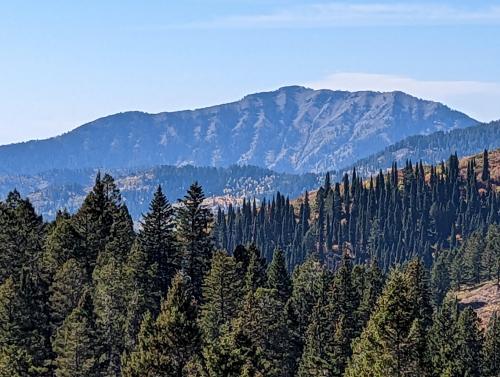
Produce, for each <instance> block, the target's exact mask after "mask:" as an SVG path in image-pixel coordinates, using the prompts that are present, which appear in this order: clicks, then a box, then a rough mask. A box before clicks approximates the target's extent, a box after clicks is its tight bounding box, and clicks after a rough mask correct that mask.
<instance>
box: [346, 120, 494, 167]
mask: <svg viewBox="0 0 500 377" xmlns="http://www.w3.org/2000/svg"><path fill="white" fill-rule="evenodd" d="M497 148H500V121H495V122H491V123H487V124H479V125H476V126H472V127H467V128H462V129H455V130H452V131H449V132H442V131H439V132H435V133H432V134H430V135H415V136H410V137H407V138H406V139H403V140H401V141H400V142H397V143H395V144H392V145H390V146H388V147H386V148H385V149H383V150H382V151H380V152H378V153H374V154H372V155H371V156H369V157H366V158H363V159H360V160H359V161H357V162H356V163H355V164H354V165H353V166H355V167H356V169H357V171H358V173H359V174H361V175H364V176H368V175H370V174H376V173H377V172H378V170H379V169H386V168H389V167H390V166H391V164H392V163H393V162H397V163H398V164H401V163H404V162H405V161H407V160H411V161H416V162H417V161H421V162H423V163H424V164H433V163H436V162H439V161H445V160H446V159H447V158H448V156H449V155H451V154H453V153H458V154H459V156H471V155H474V154H476V153H478V152H479V151H480V150H482V149H487V150H491V151H493V150H495V149H497ZM352 168H353V167H352V166H351V167H350V168H349V169H348V170H352Z"/></svg>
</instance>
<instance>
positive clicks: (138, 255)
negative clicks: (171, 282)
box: [123, 240, 161, 352]
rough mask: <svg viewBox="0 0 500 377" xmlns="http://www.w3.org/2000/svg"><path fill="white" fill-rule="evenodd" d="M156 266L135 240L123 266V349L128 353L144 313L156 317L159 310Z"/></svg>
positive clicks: (134, 340)
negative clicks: (125, 302) (125, 304)
mask: <svg viewBox="0 0 500 377" xmlns="http://www.w3.org/2000/svg"><path fill="white" fill-rule="evenodd" d="M156 271H157V264H156V263H154V264H153V265H151V264H150V263H149V259H148V257H147V254H146V253H145V252H144V250H143V249H142V247H141V245H140V244H139V242H138V241H137V240H136V241H135V242H134V243H133V245H132V248H131V250H130V253H129V255H128V257H127V261H126V263H125V265H124V271H123V273H124V280H125V283H124V284H125V290H126V301H127V308H126V310H125V313H126V318H125V323H124V334H123V336H124V347H125V349H126V350H127V351H128V352H130V351H131V350H132V349H133V348H134V346H135V343H136V338H137V334H138V333H139V329H140V326H141V321H142V319H143V317H144V315H145V314H146V312H149V313H153V314H152V315H156V314H157V313H158V312H159V310H160V300H161V296H160V292H159V291H158V290H157V289H155V287H156V285H155V284H154V282H155V281H156V277H157V272H156Z"/></svg>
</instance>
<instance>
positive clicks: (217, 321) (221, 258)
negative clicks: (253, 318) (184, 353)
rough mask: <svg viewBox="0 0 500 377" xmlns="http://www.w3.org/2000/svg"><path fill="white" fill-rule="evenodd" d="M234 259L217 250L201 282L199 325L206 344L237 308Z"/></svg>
mask: <svg viewBox="0 0 500 377" xmlns="http://www.w3.org/2000/svg"><path fill="white" fill-rule="evenodd" d="M237 268H238V266H237V264H236V262H235V259H234V258H233V257H231V256H229V255H227V254H226V253H225V252H223V251H218V252H216V253H215V254H214V257H213V259H212V268H211V269H210V272H209V274H208V275H207V276H206V278H205V281H204V283H203V306H202V308H201V318H200V323H201V328H202V330H203V333H204V339H205V342H206V343H207V344H209V345H210V343H211V342H213V341H214V340H216V339H217V338H218V337H219V336H220V331H221V330H222V327H223V326H224V325H227V324H228V323H229V322H230V321H231V320H232V319H233V318H234V317H235V316H236V313H237V312H238V310H239V309H240V305H241V300H242V292H243V289H242V288H243V279H242V276H241V275H238V270H237Z"/></svg>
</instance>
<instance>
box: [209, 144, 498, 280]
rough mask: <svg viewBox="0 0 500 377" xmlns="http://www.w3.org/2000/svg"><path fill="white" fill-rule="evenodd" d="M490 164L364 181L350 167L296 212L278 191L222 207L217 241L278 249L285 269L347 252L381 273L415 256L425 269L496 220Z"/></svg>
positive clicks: (452, 164)
mask: <svg viewBox="0 0 500 377" xmlns="http://www.w3.org/2000/svg"><path fill="white" fill-rule="evenodd" d="M495 156H497V154H495ZM488 161H489V160H488V153H485V154H484V155H483V157H482V161H480V165H481V169H478V168H477V165H479V163H476V160H475V159H470V160H468V162H467V168H466V171H465V174H464V175H462V174H461V171H460V167H459V160H458V158H457V156H456V155H452V156H451V157H450V158H449V159H448V161H447V163H446V164H445V163H443V164H441V165H439V166H430V167H428V166H424V165H422V164H420V163H417V164H415V165H412V164H411V163H407V164H406V166H405V167H404V168H403V169H402V170H400V171H399V170H397V168H396V165H395V164H393V168H392V170H391V171H390V172H389V173H387V174H384V173H379V174H378V175H377V176H375V177H374V178H373V179H370V180H369V181H368V182H366V181H364V180H363V179H362V178H360V177H358V176H357V175H356V171H355V170H354V171H353V173H352V175H351V177H349V176H348V175H347V174H345V175H344V177H343V180H342V182H341V183H335V184H333V183H332V182H331V181H330V175H329V174H327V176H326V180H325V183H324V185H323V186H322V187H321V188H320V189H319V190H318V191H317V192H316V193H315V200H314V202H313V203H310V199H309V197H308V194H307V193H306V194H305V197H304V199H303V200H302V202H301V203H300V208H294V207H293V206H292V204H291V203H290V201H289V199H288V198H285V197H284V196H282V195H280V194H279V193H278V194H276V196H275V197H274V198H273V199H272V200H270V201H267V202H263V203H262V206H260V207H257V206H255V205H252V203H250V202H245V203H244V205H243V206H242V207H241V208H232V207H230V208H229V209H228V210H227V212H224V211H222V210H220V211H219V213H218V215H217V218H216V223H215V226H214V236H215V239H216V243H217V246H218V247H220V248H223V249H227V250H233V249H234V248H235V247H236V245H238V244H247V243H252V242H254V243H255V244H256V245H257V247H258V248H259V249H260V250H261V251H262V253H263V255H264V257H265V258H266V259H271V257H272V254H273V250H274V249H275V248H280V249H282V250H284V254H285V256H286V261H287V266H288V268H289V269H290V270H293V268H294V266H296V265H297V264H300V263H302V262H303V261H304V260H305V259H306V258H307V256H308V255H309V254H310V253H312V252H315V253H317V254H318V257H319V259H320V260H321V261H323V262H324V263H326V264H327V265H329V266H331V267H335V266H336V264H337V262H338V261H339V258H340V257H341V255H342V252H341V251H342V250H343V248H344V247H347V248H348V249H349V253H350V254H351V256H352V257H353V258H354V261H356V262H357V263H363V262H366V261H369V260H377V261H379V263H380V264H381V266H382V268H383V270H387V269H389V267H390V266H392V265H394V264H397V263H403V262H404V261H407V260H409V259H411V258H413V257H421V258H422V259H423V260H424V262H425V264H426V265H427V266H429V265H430V264H431V261H432V255H433V253H435V252H437V251H439V250H440V249H443V248H454V247H455V246H456V245H457V243H458V241H459V240H460V239H463V238H466V237H468V236H469V235H470V234H472V233H473V232H474V231H476V230H484V229H486V228H487V226H488V225H489V224H494V223H497V222H498V220H499V208H500V201H499V200H500V196H499V195H498V194H497V191H496V190H497V185H498V182H497V181H496V180H495V179H493V178H492V177H490V166H489V162H488ZM476 170H481V171H479V172H478V171H476Z"/></svg>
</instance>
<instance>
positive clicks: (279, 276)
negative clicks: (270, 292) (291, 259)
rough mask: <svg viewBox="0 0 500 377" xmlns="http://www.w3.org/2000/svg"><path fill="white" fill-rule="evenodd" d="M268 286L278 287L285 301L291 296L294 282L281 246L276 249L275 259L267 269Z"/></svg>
mask: <svg viewBox="0 0 500 377" xmlns="http://www.w3.org/2000/svg"><path fill="white" fill-rule="evenodd" d="M267 287H268V288H270V289H276V291H277V292H278V295H279V297H280V298H281V299H282V300H283V302H286V301H287V300H288V298H289V297H290V294H291V290H292V283H291V281H290V276H289V275H288V271H287V270H286V265H285V256H284V255H283V251H282V250H281V249H279V248H278V249H276V250H275V251H274V255H273V260H272V262H271V264H270V265H269V268H268V269H267Z"/></svg>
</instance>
